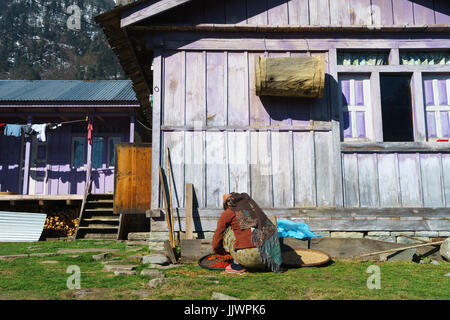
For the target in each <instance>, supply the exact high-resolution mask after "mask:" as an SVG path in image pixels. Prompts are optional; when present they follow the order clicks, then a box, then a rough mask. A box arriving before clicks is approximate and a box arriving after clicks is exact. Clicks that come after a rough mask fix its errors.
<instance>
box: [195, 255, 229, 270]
mask: <svg viewBox="0 0 450 320" xmlns="http://www.w3.org/2000/svg"><path fill="white" fill-rule="evenodd" d="M213 255H215V253H210V254H207V255H206V256H203V257H201V258H200V259H199V260H198V265H199V266H200V267H202V268H205V269H208V270H225V268H217V267H212V266H213V265H214V264H215V263H216V262H219V261H224V260H223V259H213V260H208V258H209V257H211V256H213Z"/></svg>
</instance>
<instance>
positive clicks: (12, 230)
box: [0, 211, 47, 242]
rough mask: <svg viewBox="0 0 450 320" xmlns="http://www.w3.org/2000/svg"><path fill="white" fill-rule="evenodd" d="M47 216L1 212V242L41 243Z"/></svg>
mask: <svg viewBox="0 0 450 320" xmlns="http://www.w3.org/2000/svg"><path fill="white" fill-rule="evenodd" d="M46 217H47V215H46V214H42V213H27V212H8V211H0V242H32V241H39V238H40V237H41V234H42V230H43V229H44V224H45V219H46Z"/></svg>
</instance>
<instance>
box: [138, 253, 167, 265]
mask: <svg viewBox="0 0 450 320" xmlns="http://www.w3.org/2000/svg"><path fill="white" fill-rule="evenodd" d="M142 263H143V264H149V263H152V264H159V265H162V266H164V265H168V264H169V263H170V261H169V258H167V257H166V256H165V255H163V254H149V255H146V256H143V257H142Z"/></svg>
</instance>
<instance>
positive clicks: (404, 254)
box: [380, 248, 417, 261]
mask: <svg viewBox="0 0 450 320" xmlns="http://www.w3.org/2000/svg"><path fill="white" fill-rule="evenodd" d="M416 251H417V250H416V249H415V248H413V249H407V250H403V251H399V252H394V253H388V254H385V255H383V257H381V256H380V260H383V261H386V260H387V261H413V258H414V255H415V254H416Z"/></svg>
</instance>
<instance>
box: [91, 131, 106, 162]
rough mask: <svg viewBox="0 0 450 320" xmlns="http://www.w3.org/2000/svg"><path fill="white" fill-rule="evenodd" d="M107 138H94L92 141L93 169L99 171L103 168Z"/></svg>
mask: <svg viewBox="0 0 450 320" xmlns="http://www.w3.org/2000/svg"><path fill="white" fill-rule="evenodd" d="M104 145H105V138H103V137H94V138H93V139H92V168H94V169H99V168H102V167H103V149H104Z"/></svg>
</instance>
